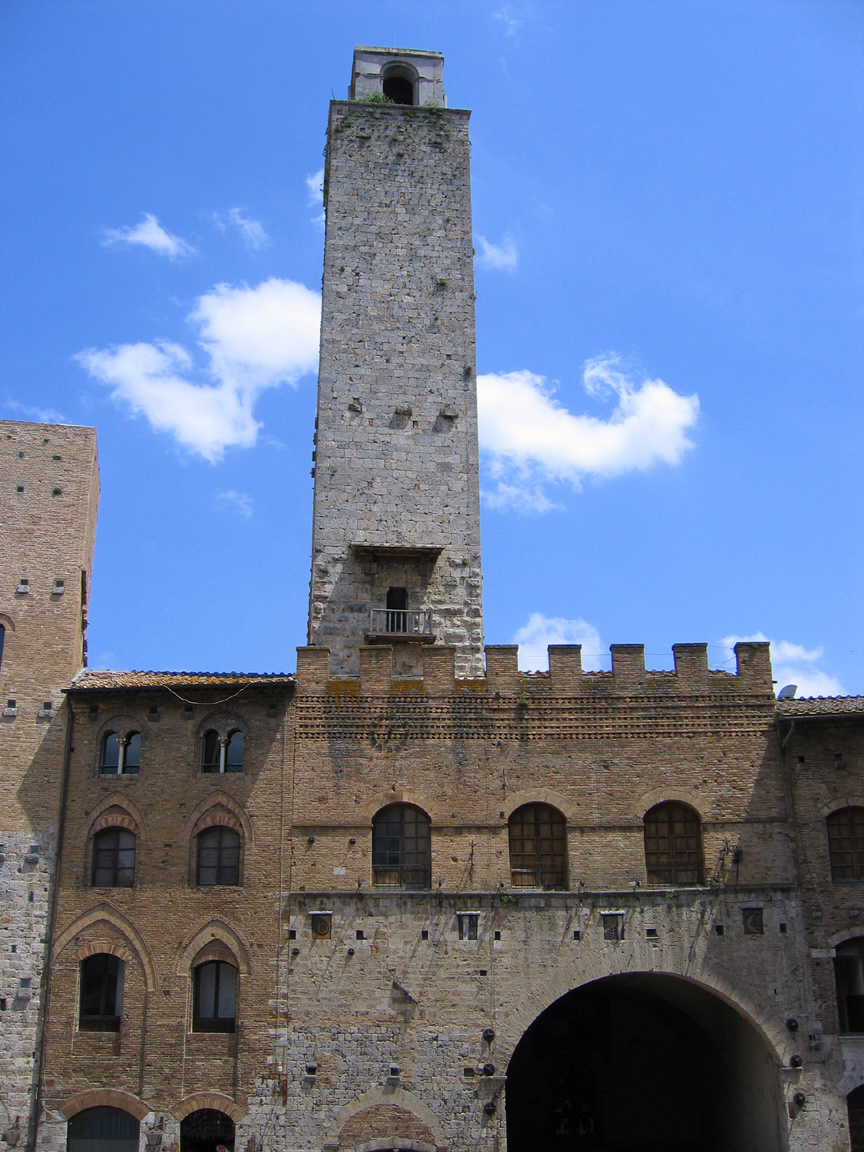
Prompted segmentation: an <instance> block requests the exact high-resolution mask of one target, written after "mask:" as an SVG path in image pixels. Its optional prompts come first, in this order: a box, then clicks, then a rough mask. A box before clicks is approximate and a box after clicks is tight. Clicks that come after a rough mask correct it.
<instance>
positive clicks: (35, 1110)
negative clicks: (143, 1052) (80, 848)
mask: <svg viewBox="0 0 864 1152" xmlns="http://www.w3.org/2000/svg"><path fill="white" fill-rule="evenodd" d="M66 691H67V693H68V689H67V690H66ZM74 727H75V712H74V710H73V708H72V700H71V698H70V697H69V696H68V694H67V696H66V742H65V747H64V751H63V773H62V775H61V777H60V810H59V812H58V815H57V854H56V856H55V858H54V880H53V891H52V894H51V900H50V901H49V905H48V918H47V920H46V922H45V952H44V954H43V956H44V960H43V964H42V978H41V981H40V995H39V1019H38V1021H37V1025H36V1057H35V1066H34V1068H33V1079H32V1088H31V1096H30V1119H29V1123H28V1125H27V1131H28V1135H29V1142H28V1145H27V1148H28V1152H36V1146H37V1144H38V1141H39V1119H40V1116H41V1114H42V1108H41V1103H42V1073H43V1066H44V1058H45V1031H46V1027H45V1026H46V1022H47V1019H48V1006H49V1002H50V998H51V982H50V974H51V950H52V948H53V945H54V923H55V921H56V919H57V904H58V902H59V890H60V864H61V859H62V854H63V831H64V827H65V823H66V794H67V791H68V786H69V764H70V760H71V758H72V733H73V730H74Z"/></svg>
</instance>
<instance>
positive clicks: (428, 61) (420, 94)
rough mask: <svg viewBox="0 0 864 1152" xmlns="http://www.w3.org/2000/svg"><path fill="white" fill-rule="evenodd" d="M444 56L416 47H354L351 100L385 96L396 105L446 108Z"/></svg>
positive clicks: (349, 91) (349, 95)
mask: <svg viewBox="0 0 864 1152" xmlns="http://www.w3.org/2000/svg"><path fill="white" fill-rule="evenodd" d="M443 73H444V57H443V56H442V55H441V53H440V52H418V51H417V50H416V49H414V48H370V47H367V46H366V45H364V44H358V45H357V47H356V48H355V49H354V66H353V68H352V70H351V86H350V87H349V89H348V99H349V100H362V99H364V98H366V99H368V98H369V97H370V96H371V97H375V96H386V97H387V98H388V99H390V100H392V101H393V103H394V104H413V105H415V106H418V107H422V106H424V105H426V106H429V105H432V106H433V107H435V108H446V107H447V97H446V96H445V95H444V75H443Z"/></svg>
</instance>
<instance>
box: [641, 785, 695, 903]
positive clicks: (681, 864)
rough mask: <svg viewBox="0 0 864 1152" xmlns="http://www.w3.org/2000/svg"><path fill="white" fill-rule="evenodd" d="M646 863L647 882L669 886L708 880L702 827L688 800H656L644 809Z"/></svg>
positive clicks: (693, 883)
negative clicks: (686, 802) (703, 852)
mask: <svg viewBox="0 0 864 1152" xmlns="http://www.w3.org/2000/svg"><path fill="white" fill-rule="evenodd" d="M643 824H644V828H645V866H646V868H647V871H648V883H649V884H657V885H663V886H664V887H665V886H668V887H675V886H677V885H701V884H704V883H705V867H704V864H703V860H702V828H701V824H700V822H699V816H698V814H697V813H696V812H694V810H693V809H692V808H689V807H688V806H687V805H686V804H679V803H676V802H674V801H671V802H667V803H665V804H656V805H655V806H654V807H653V808H652V809H651V810H650V811H648V812H646V813H645V818H644V821H643Z"/></svg>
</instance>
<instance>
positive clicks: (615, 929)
mask: <svg viewBox="0 0 864 1152" xmlns="http://www.w3.org/2000/svg"><path fill="white" fill-rule="evenodd" d="M601 919H602V921H603V939H604V940H623V939H624V916H623V915H622V914H621V913H620V912H606V913H603V914H602V916H601Z"/></svg>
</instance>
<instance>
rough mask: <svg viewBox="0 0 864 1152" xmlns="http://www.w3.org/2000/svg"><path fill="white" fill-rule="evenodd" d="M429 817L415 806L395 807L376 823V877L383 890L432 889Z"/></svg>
mask: <svg viewBox="0 0 864 1152" xmlns="http://www.w3.org/2000/svg"><path fill="white" fill-rule="evenodd" d="M429 828H430V825H429V817H428V816H427V815H426V813H425V812H423V811H422V810H421V809H420V808H415V807H414V805H413V804H391V805H390V806H389V807H387V808H382V809H381V811H380V812H378V813H377V814H376V816H375V818H374V819H373V821H372V876H373V881H374V883H375V884H376V885H377V886H378V887H379V888H401V889H406V888H407V889H423V888H429V887H430V885H431V876H432V856H431V845H430V834H429Z"/></svg>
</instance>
